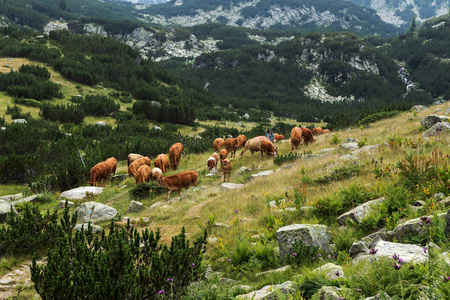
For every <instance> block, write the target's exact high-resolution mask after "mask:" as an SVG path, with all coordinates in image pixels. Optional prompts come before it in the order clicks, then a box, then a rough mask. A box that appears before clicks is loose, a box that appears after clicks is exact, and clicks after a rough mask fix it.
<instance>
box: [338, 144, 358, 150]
mask: <svg viewBox="0 0 450 300" xmlns="http://www.w3.org/2000/svg"><path fill="white" fill-rule="evenodd" d="M339 149H344V150H356V149H359V147H358V143H344V144H342V145H340V146H339Z"/></svg>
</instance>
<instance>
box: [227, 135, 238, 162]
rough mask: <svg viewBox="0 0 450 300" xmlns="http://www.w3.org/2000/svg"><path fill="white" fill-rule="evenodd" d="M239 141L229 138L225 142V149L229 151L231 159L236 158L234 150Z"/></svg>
mask: <svg viewBox="0 0 450 300" xmlns="http://www.w3.org/2000/svg"><path fill="white" fill-rule="evenodd" d="M236 143H237V139H236V138H228V139H226V140H225V149H227V151H228V153H229V154H230V157H234V156H236V150H234V148H235V147H236Z"/></svg>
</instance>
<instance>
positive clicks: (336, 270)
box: [313, 263, 345, 280]
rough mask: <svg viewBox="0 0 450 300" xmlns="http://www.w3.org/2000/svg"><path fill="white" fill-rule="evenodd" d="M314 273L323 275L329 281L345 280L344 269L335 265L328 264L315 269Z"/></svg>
mask: <svg viewBox="0 0 450 300" xmlns="http://www.w3.org/2000/svg"><path fill="white" fill-rule="evenodd" d="M313 272H319V273H323V274H325V275H326V276H327V278H328V280H335V279H337V278H345V274H344V269H343V268H342V267H341V266H338V265H335V264H333V263H327V264H324V265H323V266H321V267H319V268H317V269H315V270H314V271H313Z"/></svg>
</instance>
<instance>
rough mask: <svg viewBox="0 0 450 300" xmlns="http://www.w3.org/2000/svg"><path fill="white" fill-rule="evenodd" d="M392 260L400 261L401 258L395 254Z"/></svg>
mask: <svg viewBox="0 0 450 300" xmlns="http://www.w3.org/2000/svg"><path fill="white" fill-rule="evenodd" d="M392 258H393V259H394V260H398V259H399V258H400V255H397V254H395V253H394V255H392Z"/></svg>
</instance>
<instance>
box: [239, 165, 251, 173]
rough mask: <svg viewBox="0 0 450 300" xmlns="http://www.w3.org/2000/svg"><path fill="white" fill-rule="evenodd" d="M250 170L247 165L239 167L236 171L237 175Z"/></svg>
mask: <svg viewBox="0 0 450 300" xmlns="http://www.w3.org/2000/svg"><path fill="white" fill-rule="evenodd" d="M249 172H250V169H249V168H247V167H241V168H240V169H239V171H238V175H242V174H248V173H249Z"/></svg>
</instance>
